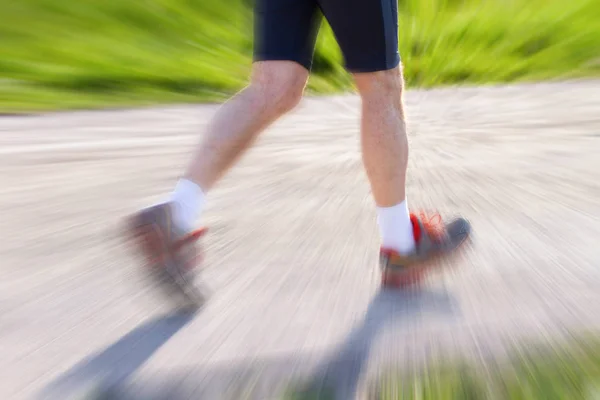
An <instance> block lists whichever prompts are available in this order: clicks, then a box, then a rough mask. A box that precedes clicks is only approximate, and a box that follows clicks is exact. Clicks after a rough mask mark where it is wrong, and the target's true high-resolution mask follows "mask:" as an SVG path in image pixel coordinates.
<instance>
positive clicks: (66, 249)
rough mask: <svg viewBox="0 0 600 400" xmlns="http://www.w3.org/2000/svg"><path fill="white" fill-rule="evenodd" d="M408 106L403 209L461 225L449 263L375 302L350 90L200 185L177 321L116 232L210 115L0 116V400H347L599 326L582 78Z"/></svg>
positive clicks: (592, 142)
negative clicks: (326, 387) (201, 287)
mask: <svg viewBox="0 0 600 400" xmlns="http://www.w3.org/2000/svg"><path fill="white" fill-rule="evenodd" d="M407 103H408V108H409V114H410V118H411V121H410V126H411V133H410V141H411V145H412V154H411V163H410V181H409V189H408V193H409V196H410V204H411V205H412V206H413V207H418V208H425V209H432V208H436V209H439V210H440V211H441V213H442V214H443V215H446V216H448V215H450V213H461V214H463V215H465V216H466V217H467V218H469V219H470V220H471V221H472V223H473V226H474V232H475V236H474V241H473V244H472V246H471V247H470V248H469V249H468V251H467V253H466V254H465V258H464V259H463V260H461V262H460V263H459V264H458V265H457V268H456V269H455V270H454V271H453V272H452V273H447V274H444V275H443V276H438V277H434V278H432V280H431V282H429V283H428V285H427V286H426V287H425V288H424V289H423V290H422V291H420V292H415V293H405V294H394V293H378V291H379V288H378V275H377V273H376V268H375V266H376V257H377V247H378V237H377V230H376V225H375V220H374V211H373V206H372V204H371V200H370V198H369V191H368V186H367V183H366V180H365V176H364V174H363V173H362V170H361V166H360V156H359V153H358V145H359V143H358V132H357V121H358V100H357V98H355V97H352V96H347V97H344V96H342V97H336V98H328V99H310V100H306V101H305V102H304V103H303V104H302V106H301V107H300V108H299V109H298V110H297V111H296V112H294V114H293V115H290V116H289V117H287V118H285V119H283V120H281V121H280V122H279V123H277V124H276V125H275V126H273V127H272V129H270V130H269V132H268V133H267V134H266V135H265V136H263V138H262V140H261V141H260V144H259V145H258V147H257V148H255V149H254V150H253V151H252V152H251V153H250V154H249V155H248V156H247V157H245V158H244V159H243V161H242V162H241V164H240V165H239V166H238V167H237V168H235V170H234V171H233V172H232V174H231V175H230V176H229V177H228V178H226V179H225V180H224V181H223V182H222V184H221V185H220V186H219V187H218V188H217V189H216V190H215V191H214V192H213V193H212V194H211V197H210V205H209V208H208V210H207V212H206V220H205V222H206V223H207V224H208V225H209V226H210V228H211V229H212V230H211V234H210V235H209V236H208V238H207V241H206V243H207V246H208V248H207V250H208V255H207V256H208V261H209V264H210V265H209V267H208V269H207V271H206V273H205V278H206V282H207V283H208V285H209V286H210V287H211V288H212V290H213V291H214V294H213V297H212V299H211V301H210V303H209V304H208V305H207V307H206V309H205V310H203V311H202V312H201V313H200V314H199V315H196V316H194V317H185V316H173V315H171V316H169V315H168V314H167V316H164V315H165V313H168V311H169V310H168V308H166V307H165V306H164V305H161V302H160V301H159V300H160V298H156V297H154V296H153V295H152V294H153V292H152V291H149V289H148V287H147V285H146V283H145V282H144V281H143V279H142V278H141V274H140V271H139V269H138V267H137V266H136V264H135V263H134V262H133V261H132V259H131V257H130V255H129V254H128V252H127V251H126V250H127V249H126V248H125V247H124V246H123V245H121V244H120V241H119V238H118V236H117V227H118V224H119V222H120V218H121V217H122V216H125V215H127V214H128V213H129V212H131V211H133V210H135V209H136V208H137V207H139V206H142V205H146V204H148V202H152V201H156V200H159V199H160V198H161V196H162V195H163V194H164V193H166V192H167V191H169V190H171V188H172V185H173V184H174V182H175V179H176V178H177V174H178V173H179V172H180V171H181V169H182V167H183V165H184V163H185V162H186V161H187V158H188V155H189V154H188V152H189V151H190V145H192V144H195V143H196V141H197V139H198V136H197V135H198V134H197V132H202V127H203V126H204V124H205V123H206V121H207V120H208V119H209V117H210V116H211V115H212V114H213V112H214V111H215V108H214V106H194V107H192V106H186V107H173V108H163V109H149V110H141V111H107V112H89V113H86V112H84V113H72V114H71V113H65V114H54V115H46V116H30V117H5V118H2V119H0V169H1V172H2V173H1V174H0V183H1V184H0V204H2V211H1V213H2V215H1V218H0V235H1V236H2V238H3V240H2V242H0V260H1V262H0V398H1V399H21V398H30V396H33V395H36V394H39V393H40V391H42V393H50V392H51V391H49V390H50V389H53V390H54V391H55V393H56V391H58V392H61V391H62V393H64V390H66V388H69V387H72V385H73V384H74V383H81V382H87V380H88V379H90V378H93V377H98V376H105V377H106V376H107V375H108V377H107V379H112V380H120V379H122V378H128V380H127V382H128V383H127V386H125V387H126V388H128V390H129V391H130V393H138V394H139V397H138V398H144V399H150V398H153V397H152V396H154V397H156V398H161V397H160V396H161V395H164V396H165V397H163V398H173V399H178V398H182V399H184V398H190V399H199V398H208V399H220V398H223V399H240V398H242V397H241V394H239V393H236V392H235V390H236V388H235V386H232V385H231V383H232V382H242V383H243V384H244V385H246V386H248V384H249V383H251V382H252V381H253V380H255V379H254V378H256V377H258V378H257V379H258V381H257V382H258V383H257V384H258V387H257V389H256V390H257V393H262V394H263V395H264V394H265V393H267V394H268V393H273V391H274V389H275V388H276V387H277V386H278V385H280V384H283V383H285V381H286V380H287V379H288V378H289V377H290V376H292V375H294V374H297V375H298V376H305V377H310V376H332V377H333V381H335V382H336V383H335V384H336V385H338V387H340V388H345V389H346V390H349V391H350V392H353V391H354V392H360V391H361V390H363V389H362V385H363V383H362V382H363V381H364V380H365V377H367V376H369V374H372V373H376V372H377V370H378V369H380V368H382V367H383V366H386V365H388V364H390V363H400V364H404V365H406V363H408V362H412V361H416V360H422V359H424V358H427V357H437V356H440V355H443V354H447V355H450V354H452V353H456V352H462V353H464V354H470V355H474V356H475V357H479V356H485V355H486V354H488V353H490V352H492V353H493V354H501V353H502V351H503V350H504V349H505V348H506V346H507V345H510V344H511V343H513V342H514V341H516V340H519V339H527V338H529V337H547V336H548V335H564V334H566V333H567V332H568V331H571V330H577V329H588V328H597V327H599V325H600V314H599V313H598V306H599V305H600V291H599V290H598V285H599V284H600V269H599V267H600V246H599V245H598V239H599V238H600V202H599V201H598V199H600V172H599V171H600V158H599V157H598V154H599V153H600V112H599V110H600V82H598V81H596V82H594V81H588V82H573V83H563V84H541V85H528V86H512V87H505V88H472V89H460V90H458V89H447V90H435V91H413V92H410V93H409V94H408V97H407ZM324 370H329V371H330V373H329V374H328V375H319V374H320V373H319V372H318V371H324ZM226 390H228V391H226ZM150 393H153V395H152V396H151V395H150ZM165 393H167V394H166V395H165ZM353 395H354V394H345V395H344V396H350V397H346V398H347V399H348V398H351V396H353ZM203 396H204V397H203ZM257 396H258V395H257ZM55 398H61V397H60V396H59V397H55ZM63 398H64V397H63ZM257 398H258V397H257Z"/></svg>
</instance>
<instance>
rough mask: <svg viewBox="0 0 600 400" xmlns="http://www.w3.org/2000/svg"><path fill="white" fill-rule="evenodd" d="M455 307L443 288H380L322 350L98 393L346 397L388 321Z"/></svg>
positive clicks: (149, 397)
mask: <svg viewBox="0 0 600 400" xmlns="http://www.w3.org/2000/svg"><path fill="white" fill-rule="evenodd" d="M456 310H457V307H455V305H454V304H453V301H452V298H451V297H450V296H449V295H448V294H447V293H446V292H444V291H434V290H429V289H421V290H414V291H407V292H399V291H386V290H383V291H380V292H379V293H377V295H376V296H375V297H374V298H373V299H372V301H371V303H370V304H369V307H368V309H367V312H366V314H365V316H364V317H363V319H362V320H361V321H360V322H359V323H358V324H357V325H356V327H355V328H354V329H353V330H352V331H351V332H350V334H349V335H348V336H347V337H346V339H345V340H344V341H343V342H342V343H341V344H340V345H339V346H338V347H336V348H334V349H332V350H331V352H329V353H328V354H326V355H323V353H320V354H289V355H286V356H282V357H277V358H262V359H252V360H248V361H244V362H239V361H235V362H227V363H223V364H220V365H219V364H217V365H215V364H212V365H206V366H201V367H195V366H191V367H190V368H189V369H185V370H184V371H179V372H167V373H165V374H164V375H162V376H155V375H153V378H152V381H148V380H146V379H144V378H143V377H140V378H139V379H137V380H136V381H135V382H134V381H129V382H123V385H120V386H119V387H116V386H115V387H113V391H112V392H110V395H106V397H102V398H111V399H115V400H117V399H119V400H124V399H127V400H141V399H144V400H180V399H181V400H183V399H188V400H198V399H210V400H239V399H281V398H285V399H303V400H304V399H311V400H312V399H327V400H329V399H336V400H337V399H343V400H350V399H354V398H355V396H356V393H357V392H358V391H359V385H360V382H361V379H362V378H364V375H365V370H366V366H367V363H368V362H369V359H370V357H371V350H372V347H373V345H374V343H375V342H376V340H377V338H378V337H379V335H380V333H382V332H383V331H384V330H385V329H386V328H389V327H391V326H393V325H394V324H408V323H410V322H411V319H415V318H417V317H418V316H419V315H421V314H423V313H438V314H440V313H441V314H443V315H447V316H450V317H451V316H453V315H454V314H455V311H456ZM412 322H414V320H413V321H412ZM400 340H401V339H400ZM390 351H391V352H393V351H392V350H390ZM299 382H300V384H298V383H299ZM284 392H285V393H286V394H285V395H284ZM96 398H98V397H96Z"/></svg>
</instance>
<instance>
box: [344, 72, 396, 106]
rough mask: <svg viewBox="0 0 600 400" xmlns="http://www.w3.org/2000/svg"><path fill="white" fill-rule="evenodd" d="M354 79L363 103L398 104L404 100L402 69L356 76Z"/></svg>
mask: <svg viewBox="0 0 600 400" xmlns="http://www.w3.org/2000/svg"><path fill="white" fill-rule="evenodd" d="M354 79H355V82H356V86H357V88H358V91H359V93H360V96H361V97H362V99H363V101H364V100H367V101H377V102H379V101H387V102H389V101H391V102H397V101H400V100H401V98H402V94H403V91H404V79H403V77H402V70H401V69H400V67H398V68H394V69H390V70H387V71H378V72H370V73H361V74H355V76H354Z"/></svg>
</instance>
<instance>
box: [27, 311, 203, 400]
mask: <svg viewBox="0 0 600 400" xmlns="http://www.w3.org/2000/svg"><path fill="white" fill-rule="evenodd" d="M194 315H195V313H193V312H178V313H171V314H167V315H165V316H162V317H158V318H154V319H152V320H150V321H148V322H146V323H144V324H142V325H140V326H138V327H137V328H135V329H134V330H132V331H131V332H129V333H128V334H126V335H125V336H123V337H122V338H121V339H119V340H118V341H117V342H115V343H113V344H112V345H110V346H109V347H107V348H106V349H104V350H102V351H100V352H98V353H96V354H95V355H92V356H90V357H88V358H86V359H84V360H82V361H80V362H79V363H77V364H76V365H75V366H74V367H72V368H71V369H70V370H68V371H67V372H65V373H64V374H63V375H61V376H59V377H58V378H57V379H56V380H54V381H53V382H51V383H50V384H49V385H48V386H46V387H45V388H44V389H43V390H42V392H41V393H40V396H39V397H38V398H40V399H48V400H50V399H52V400H54V399H56V400H58V399H60V400H63V399H68V398H72V397H71V396H73V395H74V394H75V393H76V392H78V391H80V390H81V388H85V387H86V386H88V387H89V386H93V387H96V388H97V387H101V388H110V387H114V386H117V385H119V384H120V383H121V382H124V381H125V380H126V379H127V378H128V377H129V376H130V375H131V374H133V373H134V372H135V371H136V370H137V369H138V368H139V367H140V366H142V365H143V364H144V363H145V362H146V361H147V360H148V359H149V358H150V357H151V356H152V355H153V354H154V353H155V352H156V351H157V350H158V349H159V348H160V347H161V346H163V345H164V344H165V343H166V342H167V341H168V340H169V339H170V338H171V337H173V336H174V335H175V334H176V333H177V332H178V331H179V330H181V329H182V328H183V327H184V326H186V325H187V324H188V323H189V322H190V321H191V320H192V319H193V317H194Z"/></svg>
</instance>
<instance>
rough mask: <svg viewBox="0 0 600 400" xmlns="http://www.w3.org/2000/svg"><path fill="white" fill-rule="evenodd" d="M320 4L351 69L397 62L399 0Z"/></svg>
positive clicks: (332, 0) (337, 0)
mask: <svg viewBox="0 0 600 400" xmlns="http://www.w3.org/2000/svg"><path fill="white" fill-rule="evenodd" d="M319 5H320V7H321V9H322V10H323V14H324V15H325V18H326V19H327V21H328V22H329V25H331V28H332V29H333V32H334V34H335V36H336V39H337V41H338V44H339V45H340V48H341V50H342V53H343V54H344V59H345V62H346V68H347V69H348V70H349V71H350V72H376V71H384V70H389V69H392V68H395V67H397V66H398V64H399V63H400V55H399V53H398V0H319Z"/></svg>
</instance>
